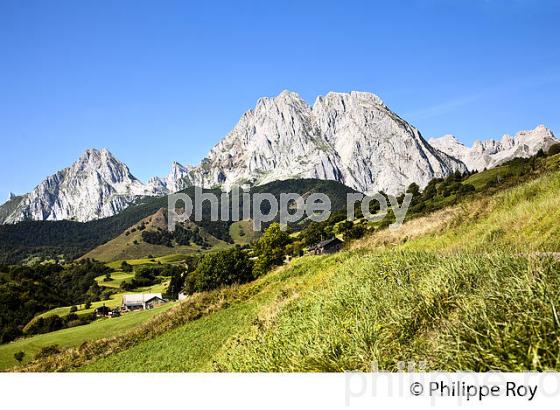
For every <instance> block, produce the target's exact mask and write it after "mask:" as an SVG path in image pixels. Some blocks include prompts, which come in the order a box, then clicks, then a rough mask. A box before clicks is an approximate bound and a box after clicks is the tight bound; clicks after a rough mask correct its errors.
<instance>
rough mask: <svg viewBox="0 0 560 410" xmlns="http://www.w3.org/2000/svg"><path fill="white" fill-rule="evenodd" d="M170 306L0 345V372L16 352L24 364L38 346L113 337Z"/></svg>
mask: <svg viewBox="0 0 560 410" xmlns="http://www.w3.org/2000/svg"><path fill="white" fill-rule="evenodd" d="M174 305H175V303H167V304H165V305H162V306H160V307H158V308H155V309H151V310H143V311H138V312H130V313H126V314H124V315H122V316H120V317H115V318H106V319H99V320H96V321H94V322H92V323H90V324H87V325H83V326H76V327H72V328H68V329H62V330H58V331H56V332H51V333H45V334H41V335H36V336H32V337H28V338H23V339H18V340H16V341H14V342H11V343H8V344H5V345H0V370H3V369H7V368H9V367H12V366H15V365H16V364H17V361H16V359H15V358H14V354H15V353H17V352H20V351H22V352H24V353H25V356H24V359H23V363H27V362H28V361H29V360H31V359H33V357H34V356H35V354H37V352H38V351H39V350H41V348H42V347H45V346H51V345H58V346H60V347H71V346H79V345H80V344H82V343H83V342H85V341H87V340H95V339H100V338H104V337H112V336H117V335H119V334H122V333H124V332H126V331H128V330H130V329H132V328H134V327H135V326H137V325H139V324H141V323H143V322H145V321H147V320H148V319H150V318H152V317H153V316H155V315H156V314H158V313H161V312H164V311H166V310H168V309H169V308H171V307H172V306H174Z"/></svg>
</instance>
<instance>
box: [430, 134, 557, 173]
mask: <svg viewBox="0 0 560 410" xmlns="http://www.w3.org/2000/svg"><path fill="white" fill-rule="evenodd" d="M429 142H430V144H431V145H432V146H434V147H435V148H437V149H438V150H440V151H442V152H445V153H446V154H448V155H451V156H453V157H455V158H457V159H459V160H461V161H463V163H465V165H466V166H467V167H468V168H469V170H478V171H482V170H483V169H487V168H492V167H495V166H498V165H500V164H503V163H504V162H506V161H509V160H511V159H513V158H528V157H531V156H533V155H535V154H536V153H537V152H538V151H539V150H540V149H542V150H544V151H547V150H548V148H549V147H550V146H551V145H553V144H555V143H558V142H560V141H559V140H558V139H557V138H556V137H555V136H554V134H553V133H552V131H551V130H549V129H548V128H546V127H545V126H544V125H539V126H537V127H536V128H535V129H533V130H528V131H519V132H518V133H517V134H515V136H514V137H512V136H510V135H507V134H506V135H504V136H503V137H502V139H501V140H500V141H495V140H486V141H476V142H475V143H474V144H473V146H472V147H471V148H468V147H466V146H465V145H464V144H463V143H461V142H460V141H458V140H457V138H455V137H454V136H453V135H444V136H443V137H439V138H431V139H430V141H429Z"/></svg>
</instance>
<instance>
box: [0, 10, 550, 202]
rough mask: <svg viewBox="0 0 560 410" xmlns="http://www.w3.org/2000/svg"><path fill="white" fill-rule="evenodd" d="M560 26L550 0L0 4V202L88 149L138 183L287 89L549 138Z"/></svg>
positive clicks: (429, 122)
mask: <svg viewBox="0 0 560 410" xmlns="http://www.w3.org/2000/svg"><path fill="white" fill-rule="evenodd" d="M397 3H398V5H397ZM559 22H560V2H559V1H556V0H550V1H548V0H541V1H539V0H447V1H444V0H411V1H398V2H397V1H338V2H330V1H326V0H321V1H287V0H282V1H255V2H247V1H229V2H226V1H224V2H219V1H196V2H195V1H155V0H153V1H138V0H134V1H123V0H119V1H100V0H96V1H86V0H80V1H63V0H56V1H55V0H50V1H49V0H41V1H30V0H26V1H21V0H0V138H1V143H2V151H1V156H0V175H1V178H0V202H2V201H3V200H4V198H5V197H7V195H8V192H10V191H14V192H16V193H23V192H27V191H29V190H31V189H32V188H33V187H34V186H35V185H36V184H37V183H39V182H40V181H41V180H42V179H43V178H44V177H45V176H47V175H50V174H52V173H54V172H55V171H57V170H59V169H62V168H63V167H65V166H68V165H70V164H71V163H72V162H73V161H74V160H75V159H76V158H77V157H78V156H79V155H80V154H81V153H82V151H84V150H85V149H86V148H88V147H97V148H102V147H106V148H108V149H109V150H110V151H112V152H113V153H114V154H115V155H116V156H117V157H118V158H119V159H121V160H122V161H124V162H125V163H127V164H128V165H129V167H130V168H131V171H132V173H133V174H134V175H136V176H137V177H139V178H140V179H142V180H146V179H147V178H148V177H150V176H152V175H165V174H167V172H168V169H169V167H170V164H171V162H172V161H173V160H177V161H179V162H182V163H187V164H188V163H193V164H195V163H198V162H199V161H200V159H201V158H202V157H203V156H204V155H205V154H206V153H207V152H208V150H209V149H210V148H211V147H212V146H213V145H214V144H215V143H216V142H218V141H219V140H220V139H221V138H222V137H223V136H224V135H225V134H226V133H227V132H228V131H229V130H231V128H232V127H233V126H234V125H235V123H236V122H237V120H238V119H239V117H240V116H241V114H242V113H243V112H244V111H246V110H248V109H250V108H252V107H253V106H254V105H255V102H256V100H257V99H258V98H259V97H261V96H271V95H277V94H278V93H280V92H281V91H282V90H283V89H289V90H292V91H296V92H298V93H299V94H300V95H301V96H302V97H303V98H304V99H305V100H306V101H307V102H309V103H313V101H314V100H315V98H316V97H317V96H318V95H324V94H326V93H327V92H328V91H350V90H360V91H370V92H374V93H376V94H378V95H379V96H381V98H382V99H383V100H384V101H385V102H386V103H387V105H389V107H390V108H391V109H393V110H394V111H396V112H397V113H398V114H399V115H401V116H403V117H404V118H405V119H406V120H408V121H409V122H411V123H412V124H413V125H415V126H416V127H418V128H419V129H420V131H421V132H422V134H423V135H424V136H425V137H426V138H429V137H431V136H439V135H442V134H445V133H453V134H455V135H456V136H457V137H458V138H460V139H461V140H463V141H464V142H466V143H471V142H472V141H473V140H475V139H479V138H499V137H500V136H501V135H502V134H504V133H515V132H516V131H518V130H520V129H528V128H533V127H535V126H536V125H537V124H540V123H544V124H545V125H547V126H548V127H549V128H552V130H553V131H554V132H556V133H557V134H558V133H560V115H559V114H560V103H559V101H558V98H559V96H560V24H559Z"/></svg>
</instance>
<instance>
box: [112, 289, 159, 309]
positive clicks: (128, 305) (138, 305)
mask: <svg viewBox="0 0 560 410" xmlns="http://www.w3.org/2000/svg"><path fill="white" fill-rule="evenodd" d="M166 302H167V301H166V300H165V299H163V298H162V297H161V293H133V294H129V295H124V296H123V299H122V309H123V310H125V311H129V310H139V309H152V308H154V307H156V306H159V305H162V304H164V303H166Z"/></svg>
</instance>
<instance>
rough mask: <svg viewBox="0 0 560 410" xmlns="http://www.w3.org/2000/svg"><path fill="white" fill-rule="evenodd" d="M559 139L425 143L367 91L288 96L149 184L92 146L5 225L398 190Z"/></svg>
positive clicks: (537, 135) (11, 208)
mask: <svg viewBox="0 0 560 410" xmlns="http://www.w3.org/2000/svg"><path fill="white" fill-rule="evenodd" d="M556 142H558V140H557V139H556V138H555V137H554V135H553V133H552V132H551V131H550V130H548V129H546V128H545V127H544V126H538V127H537V128H535V129H534V130H532V131H521V132H519V133H517V134H516V135H515V137H510V136H507V135H506V136H504V137H503V138H502V140H501V141H493V140H488V141H483V142H476V143H475V144H474V145H473V147H472V148H467V147H466V146H464V145H463V144H462V143H461V142H459V141H458V140H457V139H456V138H455V137H453V136H451V135H446V136H443V137H440V138H433V139H430V140H429V142H427V141H426V140H425V139H424V138H423V137H422V135H421V134H420V132H419V131H418V130H417V129H416V128H414V127H413V126H412V125H410V124H409V123H407V122H406V121H405V120H404V119H402V118H401V117H399V116H398V115H397V114H395V113H394V112H393V111H391V110H390V109H389V108H388V107H387V106H386V105H385V104H384V103H383V101H382V100H381V99H380V98H379V97H378V96H376V95H374V94H371V93H366V92H355V91H353V92H351V93H334V92H331V93H328V94H327V95H326V96H320V97H318V98H317V99H316V101H315V103H314V104H313V106H310V105H308V104H307V103H306V102H305V101H303V100H302V99H301V98H300V97H299V95H298V94H296V93H293V92H289V91H284V92H282V93H281V94H280V95H278V96H276V97H265V98H261V99H259V100H258V102H257V104H256V106H255V108H254V109H251V110H249V111H247V112H246V113H245V114H243V116H242V117H241V119H240V120H239V122H238V123H237V124H236V126H235V127H234V128H233V130H232V131H231V132H230V133H229V134H228V135H226V136H225V138H224V139H222V140H221V141H220V142H219V143H218V144H217V145H216V146H214V147H213V148H212V149H211V150H210V152H209V154H208V155H207V156H206V158H204V159H203V160H202V161H201V163H200V164H199V165H197V166H193V167H185V166H183V165H181V164H180V163H178V162H173V164H172V166H171V171H170V173H169V174H168V175H167V177H164V178H160V177H153V178H151V179H150V180H149V181H147V182H146V183H143V182H142V181H140V180H139V179H137V178H136V177H134V176H133V175H132V173H131V172H130V170H129V168H128V166H127V165H126V164H124V163H122V162H121V161H119V160H118V159H117V158H115V156H113V155H112V154H111V153H110V152H109V151H107V150H106V149H102V150H96V149H88V150H86V152H85V153H84V154H82V156H81V157H80V158H79V159H78V160H77V161H76V162H75V163H74V164H72V165H71V166H70V167H68V168H65V169H63V170H61V171H59V172H57V173H56V174H54V175H52V176H49V177H48V178H46V179H45V180H44V181H42V182H41V183H40V184H39V185H37V186H36V187H35V189H34V190H33V191H32V192H30V193H27V194H24V195H21V196H15V195H11V196H10V199H9V200H8V202H6V203H5V204H4V205H2V206H0V223H15V222H19V221H23V220H76V221H80V222H85V221H90V220H95V219H100V218H105V217H109V216H112V215H115V214H118V213H119V212H121V211H122V210H123V209H125V208H126V207H128V206H129V205H130V204H132V203H134V202H135V201H138V199H139V198H142V197H146V196H162V195H166V194H168V193H172V192H177V191H179V190H181V189H184V188H186V187H189V186H200V187H203V188H220V189H223V190H229V189H230V188H231V187H232V186H234V185H236V184H245V183H247V184H250V185H257V186H258V185H262V184H266V183H269V182H271V181H276V180H286V179H294V178H296V179H299V178H314V179H323V180H333V181H337V182H340V183H343V184H345V185H346V186H348V187H350V188H353V189H355V190H358V191H361V192H378V191H383V192H386V193H388V194H397V193H400V192H403V191H404V189H405V188H406V187H407V186H408V185H409V184H411V183H412V182H415V183H417V184H418V185H419V186H420V187H424V186H426V184H427V183H428V182H429V181H430V180H432V179H433V178H438V177H445V176H447V175H449V174H451V173H453V172H455V171H460V172H464V171H466V170H475V169H476V170H482V169H484V168H490V167H493V166H497V165H499V164H501V163H502V162H504V161H507V160H508V159H511V158H514V157H528V156H531V155H534V154H535V153H536V152H537V151H538V150H539V149H544V150H546V149H547V148H548V147H549V146H550V145H552V144H554V143H556Z"/></svg>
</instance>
